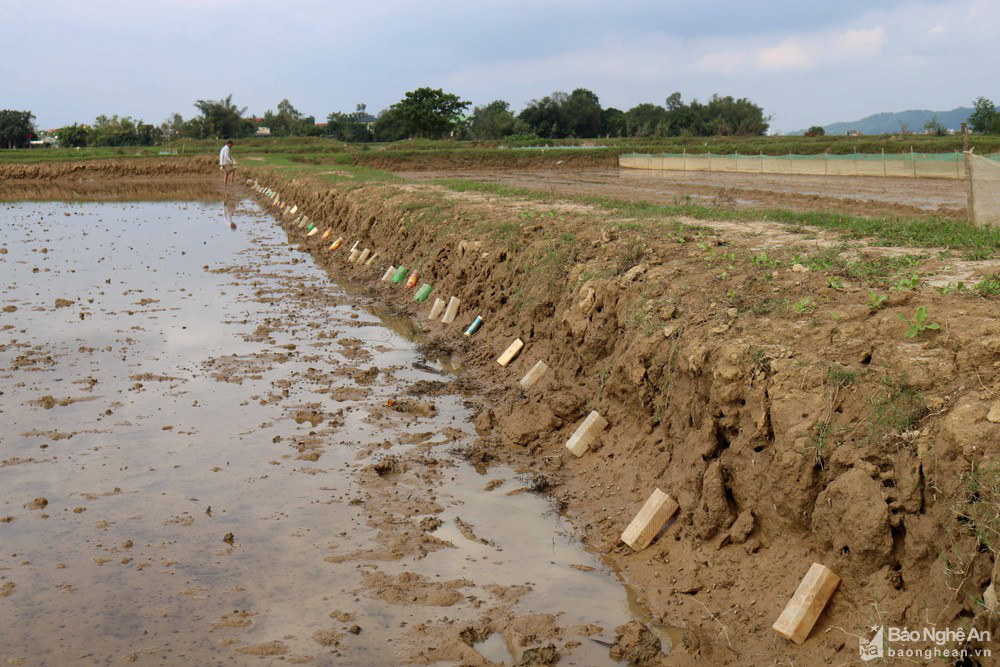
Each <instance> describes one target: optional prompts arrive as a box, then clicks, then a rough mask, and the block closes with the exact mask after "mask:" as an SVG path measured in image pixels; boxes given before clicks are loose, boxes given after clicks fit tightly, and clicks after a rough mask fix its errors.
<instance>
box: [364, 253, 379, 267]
mask: <svg viewBox="0 0 1000 667" xmlns="http://www.w3.org/2000/svg"><path fill="white" fill-rule="evenodd" d="M376 257H378V253H375V254H373V255H372V256H371V257H369V258H368V261H367V262H365V266H371V265H372V262H374V261H375V258H376Z"/></svg>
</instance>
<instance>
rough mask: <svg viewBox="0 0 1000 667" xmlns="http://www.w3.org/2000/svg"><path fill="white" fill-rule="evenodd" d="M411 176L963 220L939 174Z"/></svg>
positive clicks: (651, 198) (954, 192)
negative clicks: (905, 176)
mask: <svg viewBox="0 0 1000 667" xmlns="http://www.w3.org/2000/svg"><path fill="white" fill-rule="evenodd" d="M394 173H396V174H397V175H398V176H402V177H404V178H408V179H413V180H430V179H436V178H460V179H468V180H474V181H482V182H484V183H498V184H502V185H507V186H511V187H518V188H529V189H533V190H542V191H546V192H554V193H565V194H573V195H597V196H604V197H614V198H617V199H625V200H631V201H648V202H653V203H656V204H664V205H670V204H673V205H676V204H683V203H686V202H688V201H689V199H688V198H689V197H690V201H691V203H695V204H704V205H716V206H724V207H729V208H732V207H736V208H753V209H787V210H791V211H828V212H838V213H848V214H851V215H862V216H892V215H906V216H917V217H926V216H934V217H938V218H946V219H951V220H964V219H965V217H966V214H965V204H966V195H965V184H964V183H963V182H962V181H957V180H952V179H943V178H921V179H912V178H876V177H857V178H849V177H840V176H790V175H773V174H728V173H711V172H687V173H685V172H677V171H660V172H652V171H645V170H639V169H620V170H619V169H608V168H597V169H580V168H577V167H573V166H567V167H559V168H555V169H521V168H510V169H490V168H472V169H470V168H449V169H427V168H421V169H420V170H411V171H406V170H396V171H394Z"/></svg>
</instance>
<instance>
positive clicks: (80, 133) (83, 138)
mask: <svg viewBox="0 0 1000 667" xmlns="http://www.w3.org/2000/svg"><path fill="white" fill-rule="evenodd" d="M89 134H90V133H89V132H88V131H87V127H86V126H85V125H77V124H76V123H73V124H72V125H67V126H66V127H62V128H59V130H58V131H57V132H56V136H57V137H59V145H60V146H62V147H63V148H82V147H84V146H86V145H87V140H88V135H89Z"/></svg>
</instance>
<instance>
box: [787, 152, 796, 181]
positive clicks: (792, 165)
mask: <svg viewBox="0 0 1000 667" xmlns="http://www.w3.org/2000/svg"><path fill="white" fill-rule="evenodd" d="M794 174H795V163H794V162H792V152H791V151H788V175H789V176H792V175H794Z"/></svg>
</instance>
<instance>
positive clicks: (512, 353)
mask: <svg viewBox="0 0 1000 667" xmlns="http://www.w3.org/2000/svg"><path fill="white" fill-rule="evenodd" d="M523 347H524V341H523V340H521V339H520V338H516V339H515V340H514V342H513V343H511V344H510V345H509V346H508V347H507V349H506V350H504V351H503V354H501V355H500V358H499V359H497V363H498V364H500V365H501V366H506V365H507V364H509V363H510V362H512V361H513V360H514V357H516V356H517V353H518V352H520V351H521V348H523Z"/></svg>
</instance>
